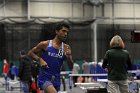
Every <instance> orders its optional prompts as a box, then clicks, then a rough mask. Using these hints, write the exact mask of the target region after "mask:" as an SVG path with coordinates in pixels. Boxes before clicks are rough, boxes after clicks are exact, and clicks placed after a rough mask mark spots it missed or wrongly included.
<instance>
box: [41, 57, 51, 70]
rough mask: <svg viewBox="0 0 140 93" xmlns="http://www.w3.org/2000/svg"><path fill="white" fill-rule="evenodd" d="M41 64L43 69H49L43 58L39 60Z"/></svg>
mask: <svg viewBox="0 0 140 93" xmlns="http://www.w3.org/2000/svg"><path fill="white" fill-rule="evenodd" d="M39 62H40V66H41V67H43V68H49V66H48V64H47V63H46V62H45V61H44V60H43V59H42V58H40V59H39Z"/></svg>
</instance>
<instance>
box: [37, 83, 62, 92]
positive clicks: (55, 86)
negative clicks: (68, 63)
mask: <svg viewBox="0 0 140 93" xmlns="http://www.w3.org/2000/svg"><path fill="white" fill-rule="evenodd" d="M49 85H53V86H54V88H55V89H56V91H60V86H59V85H54V84H53V83H52V82H50V81H45V83H44V84H43V85H39V87H40V89H41V90H45V89H46V88H47V87H48V86H49Z"/></svg>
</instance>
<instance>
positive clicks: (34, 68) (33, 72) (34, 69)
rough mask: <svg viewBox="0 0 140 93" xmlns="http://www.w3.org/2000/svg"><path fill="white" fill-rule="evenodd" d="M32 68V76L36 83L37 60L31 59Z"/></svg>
mask: <svg viewBox="0 0 140 93" xmlns="http://www.w3.org/2000/svg"><path fill="white" fill-rule="evenodd" d="M31 67H32V69H31V71H32V78H33V80H34V81H35V83H36V85H37V78H38V73H39V67H40V65H39V62H37V61H35V60H33V62H32V65H31Z"/></svg>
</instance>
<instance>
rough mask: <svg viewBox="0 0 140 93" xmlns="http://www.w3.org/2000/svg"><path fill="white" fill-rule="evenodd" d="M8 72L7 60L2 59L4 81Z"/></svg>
mask: <svg viewBox="0 0 140 93" xmlns="http://www.w3.org/2000/svg"><path fill="white" fill-rule="evenodd" d="M8 71H9V64H8V62H7V60H6V59H4V67H3V75H4V78H5V80H6V79H7V74H8Z"/></svg>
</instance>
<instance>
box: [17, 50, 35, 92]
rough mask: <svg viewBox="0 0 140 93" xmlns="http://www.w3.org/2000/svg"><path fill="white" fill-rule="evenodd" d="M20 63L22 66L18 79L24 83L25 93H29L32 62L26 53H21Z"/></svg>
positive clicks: (20, 66)
mask: <svg viewBox="0 0 140 93" xmlns="http://www.w3.org/2000/svg"><path fill="white" fill-rule="evenodd" d="M19 62H20V64H19V74H18V77H19V80H20V81H21V82H22V85H23V91H24V93H29V85H30V84H29V83H30V80H31V63H32V60H31V59H30V58H29V57H28V56H27V55H26V54H25V51H20V58H19Z"/></svg>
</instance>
